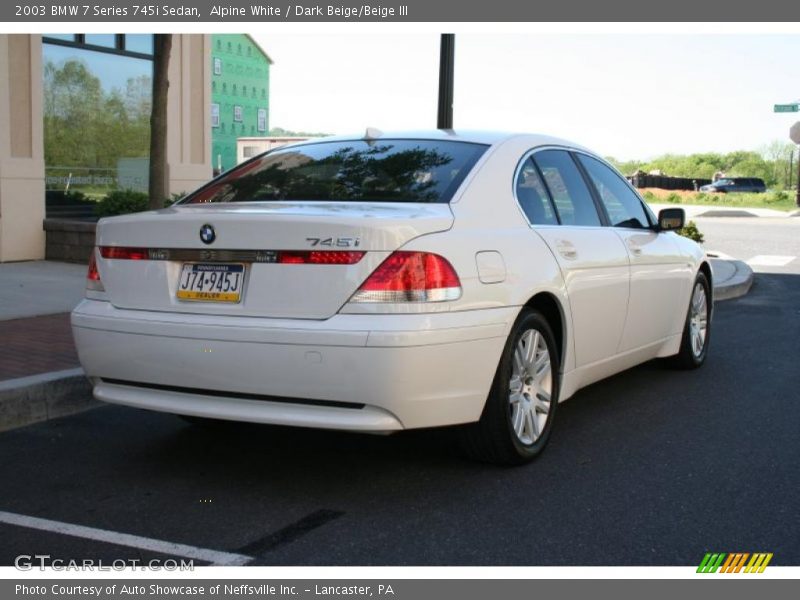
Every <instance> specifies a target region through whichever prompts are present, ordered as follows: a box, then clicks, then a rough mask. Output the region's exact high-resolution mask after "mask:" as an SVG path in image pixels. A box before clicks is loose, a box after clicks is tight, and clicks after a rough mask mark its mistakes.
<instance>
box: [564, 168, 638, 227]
mask: <svg viewBox="0 0 800 600" xmlns="http://www.w3.org/2000/svg"><path fill="white" fill-rule="evenodd" d="M577 156H578V160H579V161H580V162H581V164H582V165H583V167H584V168H585V169H586V172H587V173H588V174H589V179H591V180H592V183H593V184H594V187H595V189H596V190H597V193H598V195H599V196H600V201H601V202H602V203H603V206H605V209H606V212H607V213H608V218H609V220H610V222H611V225H612V226H613V227H632V228H635V229H644V228H647V227H649V226H650V222H649V221H648V219H647V215H646V214H645V212H644V207H643V206H642V201H641V200H640V199H639V196H637V195H636V194H635V193H634V192H633V190H631V188H629V187H628V185H627V184H626V183H625V181H623V179H622V178H621V177H620V176H619V175H617V174H616V173H615V172H614V171H612V170H611V169H610V168H609V167H607V166H606V165H605V164H603V163H602V162H600V161H599V160H597V159H596V158H592V157H590V156H586V155H585V154H578V155H577Z"/></svg>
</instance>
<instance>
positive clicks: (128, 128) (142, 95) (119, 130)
mask: <svg viewBox="0 0 800 600" xmlns="http://www.w3.org/2000/svg"><path fill="white" fill-rule="evenodd" d="M43 71H44V90H43V91H44V94H43V100H44V107H43V108H44V111H43V112H44V155H45V164H46V165H48V166H57V167H90V168H114V169H115V168H116V167H117V160H118V159H119V158H123V157H125V158H132V157H146V156H147V155H148V153H149V148H150V110H151V98H150V88H151V78H150V77H146V76H140V77H132V78H130V79H128V81H127V84H126V86H125V89H124V90H121V89H117V88H115V89H113V90H111V91H106V90H104V89H103V87H102V85H101V83H100V79H99V78H98V77H97V76H96V75H95V74H94V73H92V71H91V70H90V68H89V67H88V66H87V64H86V63H84V62H82V61H80V60H77V59H68V60H66V61H64V62H63V63H61V64H58V65H56V64H55V63H53V62H52V61H47V62H46V63H45V65H44V69H43Z"/></svg>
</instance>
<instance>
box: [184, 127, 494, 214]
mask: <svg viewBox="0 0 800 600" xmlns="http://www.w3.org/2000/svg"><path fill="white" fill-rule="evenodd" d="M487 147H488V146H485V145H482V144H471V143H466V142H453V141H437V140H391V139H387V140H383V139H380V140H374V141H366V140H352V141H343V142H342V141H339V142H319V143H313V144H302V145H298V146H292V147H287V148H280V149H278V150H273V151H272V152H268V153H267V154H264V155H263V156H260V157H258V158H256V159H254V160H252V161H250V162H247V163H245V164H243V165H241V166H240V167H237V168H234V169H232V170H231V171H230V172H228V173H226V174H225V175H223V176H222V177H220V178H219V179H216V180H214V181H212V182H211V183H210V184H208V185H207V186H205V187H203V188H200V189H199V190H198V191H197V192H195V193H194V194H192V195H190V196H188V197H187V198H186V199H185V200H184V202H183V203H184V204H199V203H209V202H279V201H287V200H288V201H292V200H298V201H346V202H440V203H446V202H450V200H451V199H452V197H453V194H455V192H456V190H457V189H458V186H459V185H460V184H461V182H462V181H464V178H465V177H466V176H467V173H469V171H470V169H472V167H473V166H475V163H476V162H477V161H478V159H479V158H480V157H481V155H482V154H483V153H484V152H485V151H486V148H487Z"/></svg>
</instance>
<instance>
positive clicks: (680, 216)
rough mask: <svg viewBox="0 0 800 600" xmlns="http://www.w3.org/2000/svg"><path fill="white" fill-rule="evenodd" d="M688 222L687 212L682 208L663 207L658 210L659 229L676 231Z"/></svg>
mask: <svg viewBox="0 0 800 600" xmlns="http://www.w3.org/2000/svg"><path fill="white" fill-rule="evenodd" d="M685 223H686V213H685V212H684V211H683V209H682V208H663V209H661V210H660V211H658V230H659V231H675V230H676V229H682V228H683V226H684V224H685Z"/></svg>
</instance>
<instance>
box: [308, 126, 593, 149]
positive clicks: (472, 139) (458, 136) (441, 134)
mask: <svg viewBox="0 0 800 600" xmlns="http://www.w3.org/2000/svg"><path fill="white" fill-rule="evenodd" d="M370 130H371V131H370ZM368 131H369V132H370V137H369V138H367V132H368ZM520 137H525V138H528V141H529V144H530V147H531V148H533V147H536V146H548V145H554V146H567V147H570V148H580V149H582V150H587V149H586V148H584V147H583V146H581V145H580V144H575V143H573V142H570V141H568V140H564V139H561V138H557V137H552V136H549V135H542V134H535V133H514V132H507V131H483V130H472V129H457V130H456V129H419V130H411V131H380V130H377V129H373V128H368V130H365V131H364V132H363V133H358V134H352V135H336V136H329V137H323V138H312V139H309V140H307V141H305V142H300V143H301V144H309V143H314V142H336V141H352V140H359V139H370V138H371V139H376V140H378V139H394V140H397V139H409V140H452V141H455V142H468V143H473V144H487V145H496V144H500V143H502V142H505V141H507V140H510V139H512V138H520ZM587 151H589V150H587ZM589 152H591V151H589Z"/></svg>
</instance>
